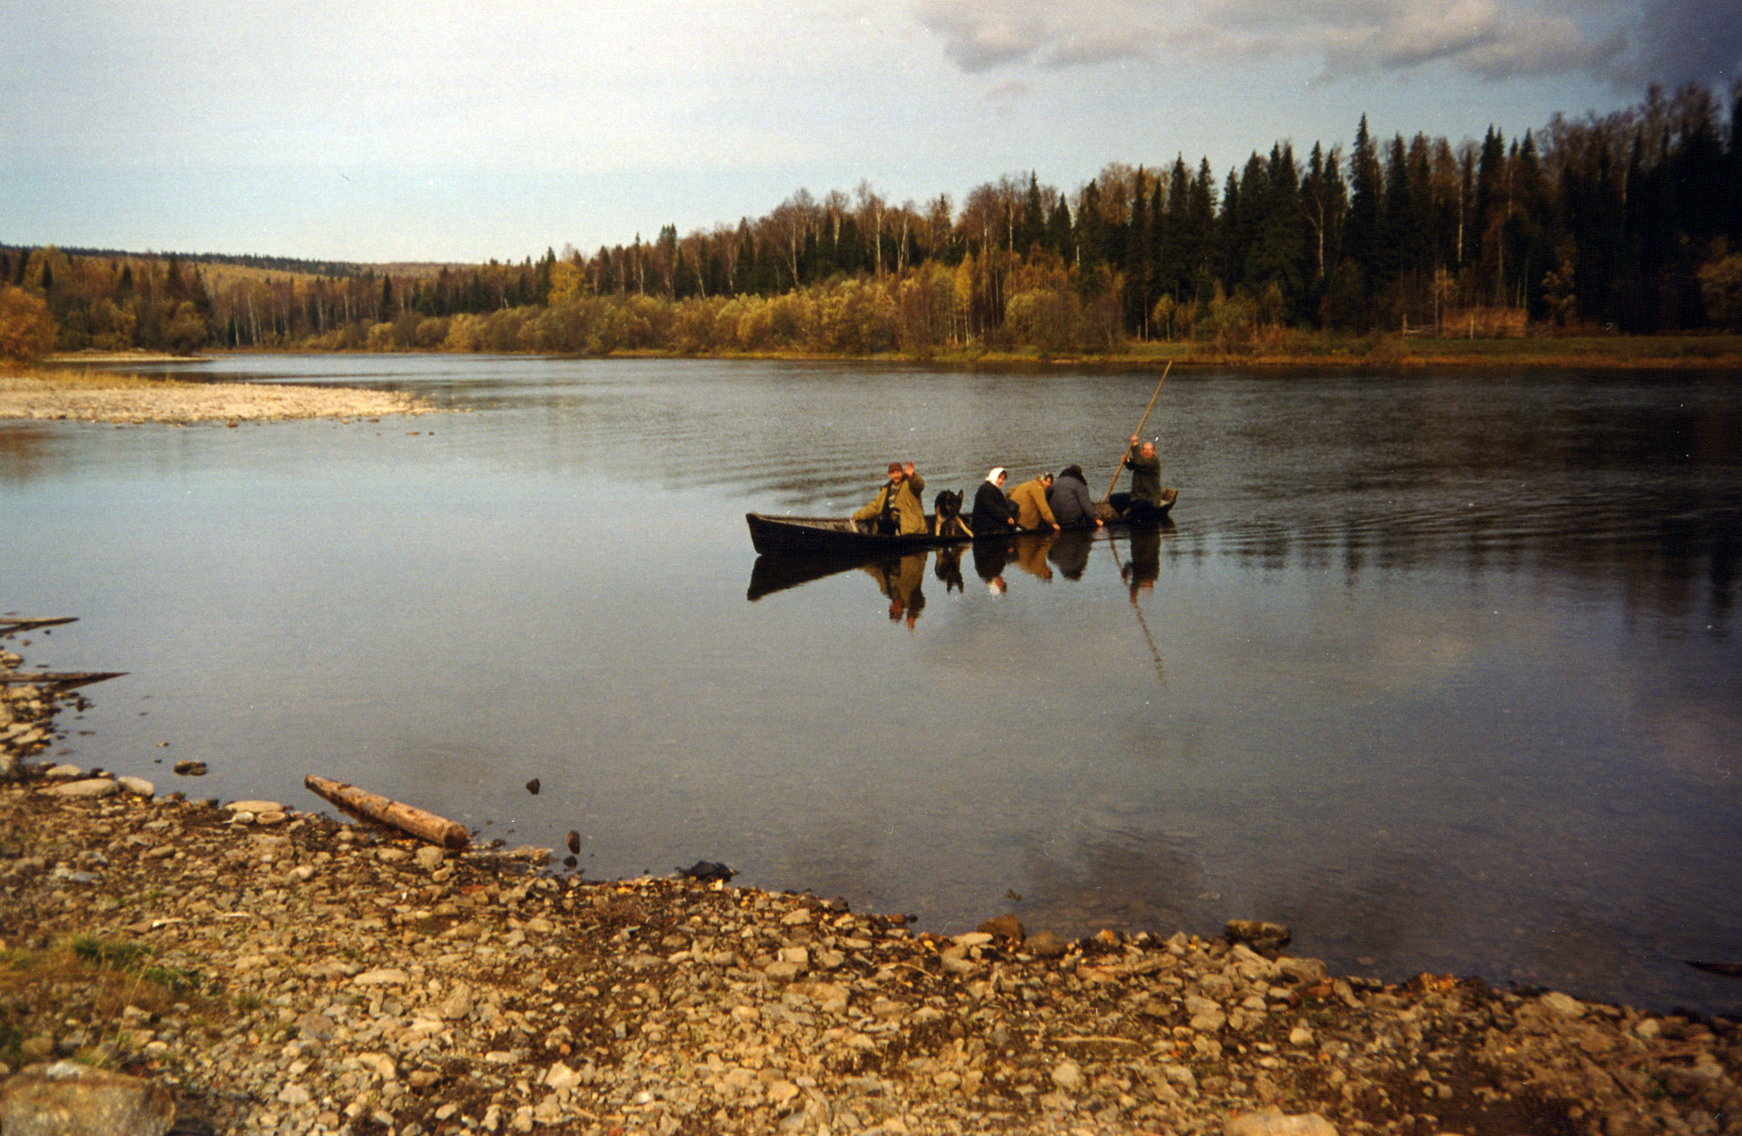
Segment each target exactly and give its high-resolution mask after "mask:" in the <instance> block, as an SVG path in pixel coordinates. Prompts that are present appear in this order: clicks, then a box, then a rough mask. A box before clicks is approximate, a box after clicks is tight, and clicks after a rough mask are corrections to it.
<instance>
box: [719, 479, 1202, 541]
mask: <svg viewBox="0 0 1742 1136" xmlns="http://www.w3.org/2000/svg"><path fill="white" fill-rule="evenodd" d="M1178 499H1179V492H1178V491H1177V490H1175V489H1167V490H1164V491H1163V497H1162V505H1161V510H1160V511H1159V512H1157V513H1155V514H1152V515H1151V516H1149V517H1147V518H1145V519H1144V520H1143V521H1142V522H1133V521H1122V520H1119V519H1117V518H1114V519H1107V518H1106V517H1105V516H1103V519H1102V521H1103V524H1105V525H1106V526H1107V527H1109V528H1114V529H1129V528H1137V527H1141V526H1148V525H1159V524H1161V523H1163V522H1165V521H1166V520H1167V519H1168V514H1169V513H1171V512H1172V510H1173V505H1174V502H1175V501H1177V500H1178ZM1101 507H1102V508H1105V505H1102V506H1101ZM744 519H745V520H746V521H747V522H749V525H750V543H751V544H753V545H755V546H756V551H757V552H760V553H762V554H763V555H764V556H773V555H792V554H795V553H805V554H811V555H815V554H837V555H842V556H847V555H853V556H864V557H867V558H870V557H873V556H877V555H879V554H884V553H887V554H891V555H894V554H899V553H902V552H907V551H916V550H919V549H926V548H944V547H948V546H950V545H956V544H968V543H971V542H974V541H984V540H1003V539H1008V538H1010V537H1012V536H1021V535H1023V534H1024V533H1034V532H1050V531H1051V530H1050V529H1018V530H1015V531H1012V530H1009V529H1006V530H1004V531H1003V532H988V533H976V534H974V536H972V537H966V536H957V535H950V536H938V535H937V534H936V533H934V532H932V531H931V530H932V529H933V528H934V527H935V526H936V521H935V519H934V518H933V517H932V516H930V515H928V516H927V517H926V531H925V532H919V533H909V534H907V535H905V536H896V535H891V534H888V533H875V532H866V531H865V530H864V529H863V528H861V527H860V526H859V525H857V524H855V523H854V522H853V521H851V520H849V519H847V518H846V517H771V516H768V515H767V514H765V513H746V514H744Z"/></svg>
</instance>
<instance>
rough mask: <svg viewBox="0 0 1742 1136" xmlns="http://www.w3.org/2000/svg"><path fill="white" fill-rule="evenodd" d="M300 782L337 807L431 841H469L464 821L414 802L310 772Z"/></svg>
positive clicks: (455, 845) (445, 845)
mask: <svg viewBox="0 0 1742 1136" xmlns="http://www.w3.org/2000/svg"><path fill="white" fill-rule="evenodd" d="M302 783H303V785H304V786H306V787H307V788H308V789H310V790H311V791H313V792H315V793H319V794H320V795H321V796H323V797H325V798H326V799H327V800H329V801H331V802H333V804H335V805H338V806H340V807H341V808H344V809H348V810H350V811H351V812H354V813H358V814H360V815H362V816H366V817H368V818H369V819H370V820H374V821H379V822H381V823H382V824H385V825H389V826H391V827H393V828H397V829H399V830H400V831H401V832H407V833H410V834H411V835H412V836H415V837H417V838H419V839H420V840H427V841H429V842H430V843H431V844H437V845H440V846H441V847H443V848H456V849H457V848H464V847H465V846H466V845H467V844H469V843H471V836H470V834H468V833H467V832H466V827H465V825H462V824H460V823H459V822H458V821H451V820H448V819H447V818H446V817H439V816H437V815H436V814H434V813H431V812H425V811H424V810H423V809H420V808H417V807H416V806H415V805H407V804H402V803H401V802H399V801H395V800H390V799H389V798H387V797H383V796H381V795H380V794H379V793H371V792H369V790H367V789H359V788H357V786H355V785H346V784H344V783H343V782H339V781H334V780H332V779H331V778H328V777H319V776H316V775H315V774H313V773H310V774H309V775H308V776H307V777H304V778H303V779H302Z"/></svg>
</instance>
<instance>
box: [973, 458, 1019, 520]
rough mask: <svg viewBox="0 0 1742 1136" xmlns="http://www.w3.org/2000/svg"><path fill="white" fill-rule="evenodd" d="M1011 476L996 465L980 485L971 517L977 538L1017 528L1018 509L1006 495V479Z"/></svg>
mask: <svg viewBox="0 0 1742 1136" xmlns="http://www.w3.org/2000/svg"><path fill="white" fill-rule="evenodd" d="M1009 476H1010V474H1009V472H1008V471H1007V470H1005V468H1004V467H1003V466H1001V465H995V466H993V467H992V469H991V470H990V471H989V472H988V473H987V474H986V480H985V481H982V482H981V483H980V490H979V492H977V493H975V494H974V512H973V513H972V514H971V515H970V517H969V520H970V522H971V523H972V524H973V526H974V535H975V536H990V535H991V534H993V533H998V532H1007V531H1009V530H1011V529H1014V528H1015V527H1016V507H1015V506H1014V505H1012V504H1011V503H1010V498H1008V497H1006V496H1005V495H1004V479H1005V478H1007V477H1009Z"/></svg>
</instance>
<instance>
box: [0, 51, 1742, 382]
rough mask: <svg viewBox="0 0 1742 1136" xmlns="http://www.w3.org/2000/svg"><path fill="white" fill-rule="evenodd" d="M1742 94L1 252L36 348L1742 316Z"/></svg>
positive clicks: (984, 342) (551, 341) (1591, 322)
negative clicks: (399, 259) (431, 246)
mask: <svg viewBox="0 0 1742 1136" xmlns="http://www.w3.org/2000/svg"><path fill="white" fill-rule="evenodd" d="M1739 258H1742V92H1738V93H1736V94H1735V97H1734V100H1733V103H1732V105H1731V106H1730V107H1729V108H1728V113H1727V114H1726V113H1725V110H1724V108H1723V107H1722V106H1721V105H1720V103H1719V101H1718V100H1717V99H1716V98H1715V97H1714V96H1713V95H1712V93H1711V92H1710V91H1708V90H1706V89H1704V88H1700V87H1694V86H1690V87H1687V88H1684V89H1682V90H1680V91H1678V92H1676V93H1675V94H1674V95H1673V96H1670V95H1666V94H1665V93H1664V92H1662V91H1659V90H1655V89H1654V90H1653V91H1651V92H1650V93H1649V94H1648V96H1647V98H1646V99H1645V101H1644V102H1642V103H1641V104H1640V105H1638V106H1637V107H1634V108H1632V109H1629V110H1627V111H1623V112H1619V113H1616V114H1612V115H1609V116H1606V117H1597V116H1587V117H1585V118H1583V119H1578V120H1572V119H1566V118H1563V117H1560V116H1556V117H1555V118H1554V119H1552V120H1551V121H1550V122H1549V124H1548V125H1547V126H1546V127H1544V128H1543V129H1540V130H1536V131H1531V132H1527V133H1526V134H1525V135H1524V136H1523V137H1522V138H1515V139H1510V140H1509V139H1506V138H1504V137H1502V136H1501V135H1500V133H1499V132H1498V131H1495V130H1493V129H1490V130H1489V131H1488V132H1487V133H1486V135H1485V136H1484V137H1483V138H1482V139H1481V141H1480V142H1477V141H1465V142H1462V143H1459V144H1456V145H1454V144H1452V143H1450V142H1448V141H1447V140H1446V139H1444V138H1430V137H1427V136H1426V135H1422V134H1417V135H1415V136H1413V137H1411V138H1408V139H1406V138H1405V137H1404V136H1403V135H1402V134H1397V135H1393V136H1392V137H1391V138H1390V139H1389V140H1387V139H1383V138H1380V137H1376V136H1374V135H1373V134H1372V133H1370V131H1369V126H1368V123H1367V120H1366V119H1365V118H1363V119H1362V120H1361V122H1360V123H1359V125H1358V128H1357V130H1356V134H1355V138H1354V142H1353V144H1352V146H1350V147H1349V148H1348V149H1347V150H1346V151H1345V150H1344V149H1343V148H1342V147H1340V146H1333V147H1331V148H1329V149H1326V148H1325V147H1323V146H1320V145H1317V144H1315V145H1313V146H1312V147H1311V149H1310V151H1308V152H1307V153H1306V155H1305V156H1304V158H1303V157H1302V156H1301V155H1300V154H1299V153H1298V152H1297V151H1296V150H1295V148H1294V147H1293V146H1292V145H1291V144H1290V143H1287V142H1279V143H1277V144H1276V145H1274V146H1272V147H1271V148H1270V149H1269V151H1268V152H1265V153H1260V152H1257V151H1254V152H1253V153H1252V155H1251V156H1250V157H1249V158H1248V159H1247V161H1246V162H1245V163H1244V164H1243V166H1241V167H1240V168H1239V169H1236V170H1230V171H1229V172H1228V173H1227V175H1226V177H1225V178H1221V179H1218V178H1217V177H1216V176H1215V175H1214V174H1213V172H1212V171H1211V169H1210V167H1209V164H1208V162H1207V161H1199V162H1198V163H1197V164H1196V165H1195V166H1193V165H1190V164H1188V163H1187V162H1186V161H1185V160H1184V158H1183V156H1182V157H1180V158H1176V159H1175V160H1174V161H1173V162H1172V163H1171V164H1168V165H1163V166H1159V167H1154V168H1145V167H1141V166H1139V167H1131V166H1125V165H1109V166H1108V167H1106V168H1105V169H1103V170H1102V171H1101V172H1100V173H1099V174H1098V175H1096V176H1095V177H1094V178H1093V179H1091V180H1089V181H1088V182H1086V183H1084V184H1083V185H1081V186H1080V187H1079V188H1078V189H1077V190H1076V191H1075V193H1074V194H1070V195H1067V194H1065V193H1062V192H1060V191H1059V190H1057V189H1055V188H1053V187H1051V186H1044V185H1041V184H1040V183H1039V182H1038V180H1037V179H1036V178H1035V177H1034V176H1033V175H1029V176H1027V177H1005V178H1002V179H1000V180H999V181H997V182H994V183H989V184H985V185H981V186H979V187H976V188H975V189H974V190H972V191H971V192H970V193H969V194H968V195H967V197H966V199H965V200H963V201H962V202H961V203H960V204H959V205H958V204H957V203H956V202H954V201H952V200H951V199H950V198H949V197H948V196H947V195H940V196H939V197H937V198H934V199H932V200H930V201H928V202H924V203H917V204H916V203H914V202H912V201H908V202H904V203H901V204H895V203H892V202H888V201H885V200H884V199H883V198H882V197H881V196H880V195H879V194H878V193H876V192H875V191H874V190H873V189H872V188H871V187H870V186H869V185H868V184H864V183H861V184H860V185H859V186H858V187H857V188H856V190H855V191H854V192H853V193H852V194H848V193H844V192H840V191H834V192H830V193H828V194H827V195H825V196H824V197H822V198H821V199H818V198H816V197H813V196H812V195H811V194H810V193H809V192H807V191H804V190H800V191H798V192H797V193H795V194H793V195H792V196H791V197H789V198H788V199H787V200H785V201H783V202H781V203H780V204H779V205H778V206H776V207H775V208H774V209H773V210H772V211H771V212H769V213H768V214H766V215H764V216H762V217H760V218H755V219H752V218H744V219H743V220H740V221H739V222H737V223H736V224H723V225H720V226H717V227H716V228H714V229H713V230H711V231H697V232H693V233H690V234H689V235H687V236H683V237H680V236H679V235H678V233H677V231H676V229H675V228H674V227H672V226H666V227H665V228H663V229H662V230H660V231H659V233H658V236H657V237H656V238H655V239H654V240H653V241H644V240H642V239H641V238H640V237H639V236H637V237H636V239H635V240H634V241H633V242H632V243H630V244H627V245H618V246H614V247H602V248H600V249H598V250H597V252H595V253H592V254H591V255H588V254H585V253H583V252H580V251H578V250H575V249H572V248H567V247H565V248H564V250H563V253H562V255H560V256H559V255H558V254H557V253H556V252H554V251H551V250H547V251H546V253H545V255H544V256H543V257H541V258H539V259H538V260H537V261H534V260H533V259H532V258H530V257H528V258H526V259H525V260H524V261H523V262H522V263H519V264H515V263H498V262H496V261H491V262H490V263H489V264H484V265H423V266H355V265H331V264H320V265H315V264H308V263H286V262H268V261H262V260H260V259H258V258H244V257H230V258H225V257H174V256H172V257H168V258H157V257H138V256H131V255H125V254H105V253H79V254H70V253H63V252H61V251H59V250H55V249H34V250H24V249H17V250H6V249H0V279H4V280H6V281H9V282H10V283H12V284H14V285H16V286H17V287H18V288H19V289H22V290H23V291H24V292H26V293H28V294H29V295H31V296H33V297H38V298H40V299H42V300H44V301H46V303H47V305H48V308H49V311H50V314H51V316H52V319H53V321H54V326H55V328H56V336H57V346H58V347H60V348H61V349H63V350H69V349H79V348H84V347H108V348H118V347H125V346H138V347H155V348H160V349H171V350H192V349H197V348H198V347H201V346H207V345H211V346H224V347H241V348H248V347H265V348H276V349H317V350H383V351H387V350H448V351H489V352H521V351H537V352H573V353H599V354H602V353H611V352H621V351H665V352H682V353H730V352H771V351H796V352H806V353H818V354H842V355H873V354H879V353H884V352H902V353H906V354H910V355H918V356H925V355H929V354H932V353H937V352H946V351H964V350H966V351H977V350H1003V349H1013V350H1029V351H1033V352H1037V353H1039V354H1042V355H1045V354H1063V353H1083V352H1097V351H1109V350H1114V349H1116V348H1118V347H1119V346H1120V345H1121V344H1123V343H1126V342H1129V341H1131V340H1134V339H1135V340H1195V341H1197V342H1199V343H1202V344H1210V345H1213V346H1214V347H1216V348H1218V349H1220V350H1223V351H1228V352H1240V351H1245V350H1250V349H1252V348H1253V347H1254V346H1255V345H1260V344H1262V343H1265V342H1269V341H1274V340H1276V339H1277V338H1278V337H1286V336H1288V335H1291V334H1298V333H1300V332H1302V331H1325V332H1333V333H1346V334H1351V335H1367V334H1369V333H1372V332H1375V331H1382V332H1394V333H1403V334H1423V333H1426V334H1441V335H1458V336H1470V337H1475V336H1479V335H1481V336H1515V335H1523V334H1527V333H1531V332H1537V331H1555V330H1567V331H1587V332H1588V331H1593V330H1599V329H1600V330H1614V331H1623V332H1632V333H1654V332H1672V331H1684V330H1699V329H1706V328H1725V327H1730V328H1735V327H1742V311H1739V309H1742V300H1739V299H1738V298H1737V297H1738V295H1739V293H1742V284H1739V283H1738V280H1739V279H1742V259H1739Z"/></svg>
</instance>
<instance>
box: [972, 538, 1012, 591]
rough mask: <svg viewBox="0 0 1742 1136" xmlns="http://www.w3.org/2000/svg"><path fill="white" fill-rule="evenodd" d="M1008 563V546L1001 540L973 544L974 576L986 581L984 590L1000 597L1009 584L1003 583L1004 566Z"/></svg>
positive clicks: (981, 541)
mask: <svg viewBox="0 0 1742 1136" xmlns="http://www.w3.org/2000/svg"><path fill="white" fill-rule="evenodd" d="M1008 563H1010V546H1009V544H1008V543H1007V542H1005V541H1002V540H977V541H975V542H974V575H976V576H978V577H980V579H982V580H984V581H986V590H987V591H989V592H991V593H992V594H993V595H995V596H997V595H1002V594H1003V593H1004V592H1005V590H1006V589H1008V588H1009V586H1010V585H1009V584H1006V583H1005V582H1004V566H1005V565H1006V564H1008Z"/></svg>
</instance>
